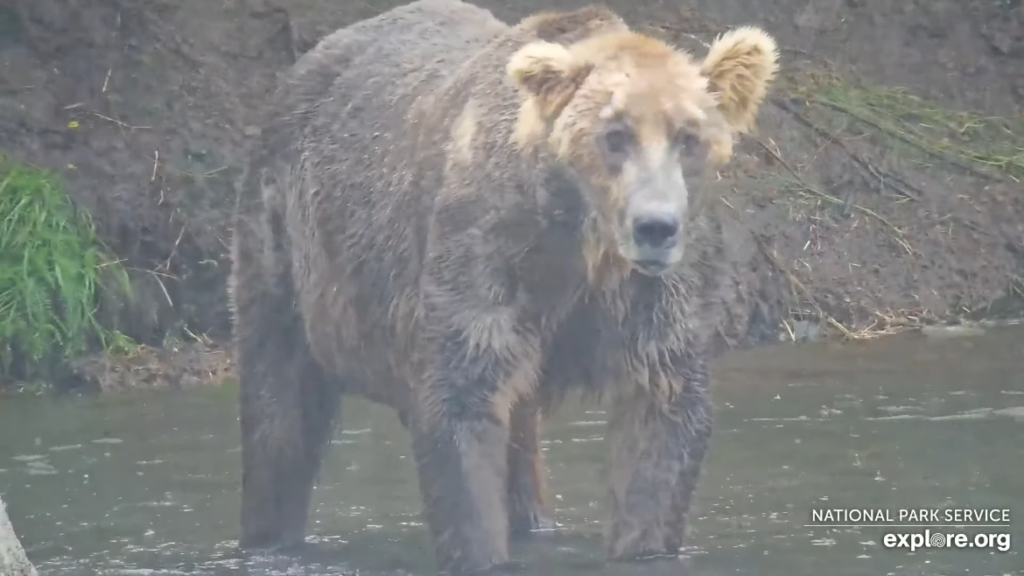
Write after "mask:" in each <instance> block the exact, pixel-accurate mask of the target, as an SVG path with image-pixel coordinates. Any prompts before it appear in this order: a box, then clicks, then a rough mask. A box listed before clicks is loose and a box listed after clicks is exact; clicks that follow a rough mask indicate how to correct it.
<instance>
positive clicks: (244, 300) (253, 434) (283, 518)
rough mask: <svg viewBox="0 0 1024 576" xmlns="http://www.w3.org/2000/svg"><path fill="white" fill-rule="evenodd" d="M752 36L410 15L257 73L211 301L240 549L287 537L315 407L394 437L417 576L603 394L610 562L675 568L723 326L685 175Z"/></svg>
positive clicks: (318, 443) (455, 548)
mask: <svg viewBox="0 0 1024 576" xmlns="http://www.w3.org/2000/svg"><path fill="white" fill-rule="evenodd" d="M776 62H777V50H776V46H775V42H774V41H773V40H772V39H771V38H770V37H769V36H768V35H767V34H766V33H765V32H763V31H761V30H760V29H757V28H753V27H744V28H739V29H736V30H733V31H731V32H729V33H727V34H725V35H723V36H721V37H720V38H718V39H717V40H716V41H715V42H714V44H713V45H712V46H711V48H710V50H709V51H708V53H707V55H706V56H705V57H704V59H703V61H697V60H695V59H694V58H693V57H692V56H691V55H689V54H688V53H686V52H684V51H681V50H678V49H675V48H673V47H671V46H669V45H667V44H665V43H663V42H661V41H659V40H656V39H653V38H649V37H646V36H643V35H641V34H638V33H636V32H633V31H631V30H630V29H629V28H628V27H627V26H626V24H625V23H624V22H623V21H622V20H621V19H620V18H619V17H618V16H616V15H615V14H613V13H611V12H609V11H608V10H606V9H603V8H598V7H590V8H584V9H581V10H578V11H575V12H569V13H543V14H537V15H534V16H531V17H529V18H526V19H525V20H523V21H521V22H520V23H519V24H517V25H515V26H508V25H506V24H504V23H502V22H500V21H498V20H497V19H495V18H494V17H493V16H492V15H491V14H490V13H489V12H488V11H486V10H483V9H481V8H477V7H474V6H473V5H471V4H466V3H463V2H460V1H458V0H420V1H418V2H414V3H412V4H409V5H406V6H402V7H399V8H396V9H393V10H391V11H389V12H386V13H383V14H381V15H379V16H377V17H375V18H372V19H369V20H365V21H362V22H359V23H356V24H354V25H352V26H350V27H348V28H344V29H342V30H339V31H337V32H335V33H334V34H332V35H330V36H328V37H326V38H325V39H323V40H322V41H321V42H320V43H319V45H318V46H316V47H315V48H314V49H313V50H312V51H310V52H309V53H307V54H305V55H303V56H302V57H301V58H300V60H299V61H298V62H297V63H296V65H295V66H294V68H293V69H292V70H291V71H290V72H289V73H288V74H287V75H286V76H285V77H284V78H283V79H282V82H281V85H280V87H279V89H278V91H277V93H276V94H275V96H274V97H273V101H272V103H271V105H270V107H269V111H268V116H267V119H266V123H265V125H264V128H263V130H262V134H261V136H260V138H259V141H258V142H257V143H256V146H255V149H254V151H253V155H252V158H251V163H250V166H249V168H248V170H247V172H246V174H245V176H244V177H243V180H242V182H241V186H240V190H239V198H238V205H237V216H236V221H235V224H234V242H233V260H234V264H233V273H232V284H231V296H232V308H233V312H234V319H235V325H234V326H235V335H236V340H237V349H238V350H237V351H238V362H239V370H240V374H239V377H240V381H241V426H242V442H243V444H242V460H243V480H242V509H241V525H242V535H241V539H240V545H241V546H242V547H243V548H267V547H274V548H277V547H281V546H288V545H293V544H298V543H301V542H302V540H303V537H304V530H305V524H306V514H307V508H308V505H309V498H310V492H311V490H312V486H313V483H314V477H315V475H316V473H317V470H318V467H319V462H320V458H321V453H322V452H323V450H324V446H325V444H326V443H327V440H328V436H329V435H330V431H331V428H332V426H333V425H334V422H335V417H336V415H337V413H338V405H339V397H340V395H341V394H343V393H350V394H360V395H363V396H365V397H367V398H370V399H371V400H373V401H376V402H381V403H384V404H386V405H389V406H391V407H393V408H395V409H396V410H397V412H398V414H399V416H400V418H401V420H402V422H403V424H405V425H406V427H407V428H408V429H409V430H410V432H411V435H412V439H413V449H414V453H415V460H416V466H417V471H418V476H419V482H420V488H421V492H422V497H423V503H424V508H425V519H426V522H427V524H428V525H429V528H430V530H431V533H432V536H433V540H434V543H435V546H436V554H437V559H438V563H439V565H440V568H442V569H443V570H445V571H449V572H455V573H468V572H477V571H485V570H488V569H490V568H493V567H497V566H500V565H502V564H503V563H505V562H507V560H508V538H509V535H510V534H512V533H515V532H517V531H526V530H529V529H531V528H536V527H538V526H539V525H540V524H541V523H542V521H543V510H544V505H543V499H542V495H543V493H544V474H543V463H542V460H541V451H540V445H539V435H540V430H539V425H540V414H541V413H542V411H543V410H545V409H547V408H551V407H552V406H554V404H555V403H556V402H557V401H558V400H559V399H560V398H561V397H562V396H563V395H564V394H565V393H566V392H567V391H569V390H581V391H584V392H591V393H595V394H606V395H609V396H614V409H613V416H612V418H611V423H610V446H611V464H610V473H609V475H610V478H609V485H610V519H609V521H608V531H607V546H608V553H609V556H610V557H611V558H613V559H636V558H640V557H646V556H651V555H662V554H671V555H675V554H678V549H679V547H680V545H681V543H682V539H683V533H684V524H685V520H686V516H687V511H688V508H689V505H690V499H691V495H692V493H693V491H694V487H695V484H696V482H697V477H698V475H699V472H700V469H701V465H702V461H703V458H704V454H705V450H706V447H707V444H708V440H709V436H710V433H711V422H712V415H711V406H710V402H709V398H708V391H707V388H708V368H707V363H708V360H709V356H710V355H711V352H710V346H709V341H710V339H711V338H712V334H713V333H714V332H715V331H716V330H717V329H718V328H719V327H720V323H721V322H722V321H723V320H722V319H723V318H724V317H725V315H727V314H728V313H729V310H728V307H729V305H728V302H729V299H728V298H726V297H724V296H723V291H724V290H725V288H723V287H724V286H725V285H726V283H727V280H728V278H727V277H728V271H727V267H725V266H724V264H723V257H722V246H723V233H722V226H721V224H720V222H719V221H718V220H717V219H716V217H715V216H714V211H712V210H709V209H708V203H709V198H710V196H711V192H710V191H709V187H708V186H707V185H706V184H702V177H701V174H702V172H703V170H704V169H705V166H707V165H713V164H714V163H718V162H722V161H725V160H727V159H728V158H729V157H730V156H731V154H732V146H733V142H734V139H735V138H736V136H737V135H738V134H741V133H743V132H746V131H748V130H750V129H751V128H752V126H753V123H754V117H755V114H756V112H757V110H758V108H759V106H760V104H761V102H762V101H763V99H764V97H765V92H766V89H767V86H768V84H769V83H770V81H771V79H772V78H773V76H774V74H775V72H776V68H777V64H776Z"/></svg>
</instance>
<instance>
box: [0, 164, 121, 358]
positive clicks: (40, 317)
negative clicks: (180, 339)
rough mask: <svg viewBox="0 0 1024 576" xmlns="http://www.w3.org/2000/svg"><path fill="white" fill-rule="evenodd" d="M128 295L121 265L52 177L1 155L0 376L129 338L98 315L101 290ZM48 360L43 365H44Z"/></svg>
mask: <svg viewBox="0 0 1024 576" xmlns="http://www.w3.org/2000/svg"><path fill="white" fill-rule="evenodd" d="M104 288H110V289H119V290H121V291H122V293H123V294H124V295H125V296H130V294H131V291H130V285H129V282H128V276H127V273H126V272H125V270H124V268H123V267H122V266H121V265H120V264H119V263H117V262H116V261H114V260H113V259H111V258H110V257H109V256H108V255H107V254H106V253H105V252H104V251H103V249H102V248H101V245H100V243H99V242H98V241H97V238H96V234H95V229H94V226H93V222H92V219H91V218H90V217H89V215H88V214H86V213H85V212H83V211H81V210H78V209H77V208H76V207H75V206H74V205H73V204H72V203H71V200H70V199H69V198H68V196H67V194H65V193H64V192H63V190H62V189H61V186H60V183H59V179H58V178H57V176H56V175H55V174H53V173H51V172H48V171H45V170H42V169H38V168H34V167H31V166H27V165H24V164H20V163H17V162H13V161H11V160H9V159H8V158H6V157H3V156H0V371H2V373H5V374H9V371H10V369H11V367H12V362H14V361H15V360H19V361H20V362H19V363H20V364H22V370H20V371H19V372H22V374H19V376H21V377H22V378H27V377H40V376H43V377H44V374H45V372H46V370H47V368H46V366H45V365H46V364H49V363H50V362H49V361H50V360H53V359H57V358H60V359H68V358H71V357H74V356H75V355H78V354H81V353H83V352H86V351H88V350H89V349H90V348H91V347H94V346H97V345H98V346H100V347H101V348H102V349H106V350H112V349H115V348H119V349H125V348H128V347H130V346H131V345H132V343H131V341H130V340H129V339H128V338H127V337H125V336H124V335H122V334H121V333H120V332H118V331H116V330H111V329H108V328H106V327H104V326H103V325H102V324H101V323H100V322H99V319H98V317H97V301H98V295H99V291H100V290H102V289H104ZM44 360H45V361H44Z"/></svg>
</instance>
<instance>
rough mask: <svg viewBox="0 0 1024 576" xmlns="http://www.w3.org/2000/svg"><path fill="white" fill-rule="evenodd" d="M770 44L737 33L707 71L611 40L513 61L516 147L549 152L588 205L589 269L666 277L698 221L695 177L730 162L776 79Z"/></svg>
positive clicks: (709, 58)
mask: <svg viewBox="0 0 1024 576" xmlns="http://www.w3.org/2000/svg"><path fill="white" fill-rule="evenodd" d="M777 59H778V51H777V48H776V44H775V41H774V40H773V39H772V38H771V37H770V36H769V35H768V34H767V33H765V32H764V31H762V30H760V29H758V28H754V27H744V28H738V29H735V30H732V31H730V32H728V33H726V34H724V35H722V36H721V37H719V38H718V39H716V40H715V42H714V43H713V44H712V45H711V47H710V49H709V50H708V53H707V55H706V56H705V57H704V60H703V62H697V61H696V60H694V59H693V57H692V56H691V55H690V54H688V53H686V52H683V51H680V50H677V49H674V48H672V47H671V46H669V45H667V44H665V43H664V42H662V41H660V40H656V39H654V38H649V37H647V36H643V35H641V34H637V33H635V32H631V31H625V30H617V31H611V32H606V33H603V34H599V35H596V36H592V37H590V38H586V39H583V40H581V41H579V42H576V43H574V44H571V45H568V46H566V45H562V44H556V43H552V42H546V41H534V42H532V43H529V44H527V45H525V46H523V47H522V48H520V49H519V50H518V51H517V52H516V53H515V54H514V55H513V56H512V57H511V59H510V60H509V62H508V68H507V74H508V77H509V79H510V80H511V82H512V83H513V84H514V85H515V86H516V88H517V89H518V91H519V92H520V94H521V95H522V98H523V101H522V107H521V109H520V113H519V118H518V121H517V124H516V130H515V135H514V139H515V142H516V144H517V145H518V146H519V147H521V148H524V149H525V148H530V147H533V146H538V145H539V146H546V147H547V148H548V149H549V151H550V152H551V153H552V155H553V156H554V157H555V158H556V159H557V160H556V161H557V162H559V163H560V164H562V165H564V166H566V167H568V168H569V169H570V170H571V172H572V173H574V175H575V179H576V180H577V181H578V182H579V183H580V187H581V188H582V189H583V190H582V193H583V195H584V197H585V198H586V201H587V203H588V204H589V210H590V222H589V223H590V225H591V227H592V228H593V229H594V231H595V234H596V238H591V239H590V242H591V243H597V244H598V245H599V246H588V247H587V248H588V250H587V251H588V254H587V257H588V261H589V263H590V265H591V268H593V267H594V266H596V265H599V261H601V260H605V259H607V258H613V259H615V260H617V261H619V262H622V263H623V264H626V263H628V265H627V266H626V269H627V270H628V269H635V270H638V271H640V272H642V273H645V274H649V275H660V274H663V273H665V272H667V271H670V270H672V269H673V267H674V265H676V264H677V263H679V262H680V261H681V260H682V258H683V255H684V252H685V249H686V246H687V243H688V240H689V239H690V238H691V237H692V236H693V235H695V234H697V233H698V232H695V231H694V230H692V226H689V224H691V223H692V222H693V220H694V217H695V216H697V214H698V213H699V211H700V205H701V204H702V203H701V202H700V199H701V197H702V190H700V188H701V187H702V186H701V185H700V183H699V180H700V174H701V173H702V172H703V169H704V168H705V167H706V166H708V165H714V164H717V163H721V162H724V161H726V160H728V159H729V158H730V157H731V156H732V147H733V141H734V138H735V137H736V135H737V134H741V133H745V132H748V131H749V130H750V129H751V128H752V127H753V125H754V118H755V116H756V114H757V110H758V108H759V107H760V105H761V103H762V101H763V100H764V98H765V93H766V91H767V88H768V84H769V83H770V82H771V80H772V79H773V77H774V76H775V73H776V71H777V69H778V64H777Z"/></svg>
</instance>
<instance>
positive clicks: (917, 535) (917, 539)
mask: <svg viewBox="0 0 1024 576" xmlns="http://www.w3.org/2000/svg"><path fill="white" fill-rule="evenodd" d="M804 526H805V527H808V528H835V529H844V528H846V529H860V528H881V529H883V533H882V539H881V540H882V546H883V547H884V548H887V549H901V548H902V549H906V550H908V551H910V552H915V551H918V550H922V549H929V548H931V549H957V548H959V549H975V550H976V549H988V550H994V551H997V552H1008V551H1009V550H1010V547H1011V536H1010V532H1009V528H1010V510H1009V509H1007V508H891V509H890V508H813V509H812V510H811V515H810V522H809V523H807V524H805V525H804ZM993 529H999V530H993Z"/></svg>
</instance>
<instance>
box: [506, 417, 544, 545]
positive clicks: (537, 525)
mask: <svg viewBox="0 0 1024 576" xmlns="http://www.w3.org/2000/svg"><path fill="white" fill-rule="evenodd" d="M510 428H511V430H510V432H511V436H510V438H509V444H508V517H509V530H510V532H511V534H512V536H514V537H523V536H526V535H528V534H530V533H531V532H533V531H536V530H549V529H552V528H554V527H555V523H554V522H553V521H552V520H551V519H550V518H548V517H547V516H546V515H545V512H544V507H545V506H544V495H545V490H546V476H547V474H546V471H545V470H544V453H543V452H542V451H541V447H540V434H541V410H540V407H539V406H538V404H537V403H536V402H535V401H533V400H523V401H521V402H519V404H517V405H516V406H515V408H513V409H512V416H511V420H510Z"/></svg>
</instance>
